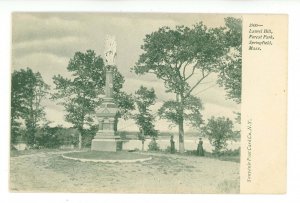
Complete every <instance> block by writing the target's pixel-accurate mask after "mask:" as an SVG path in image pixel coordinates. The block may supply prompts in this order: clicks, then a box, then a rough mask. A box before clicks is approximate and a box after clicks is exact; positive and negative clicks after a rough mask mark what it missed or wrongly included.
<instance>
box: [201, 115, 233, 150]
mask: <svg viewBox="0 0 300 203" xmlns="http://www.w3.org/2000/svg"><path fill="white" fill-rule="evenodd" d="M202 129H203V133H204V135H205V136H207V137H208V139H209V142H210V144H211V145H212V146H213V147H214V149H213V153H214V154H220V153H222V152H223V151H226V149H227V141H228V140H230V139H233V138H234V135H235V132H234V131H233V122H232V121H231V120H230V119H229V118H225V117H218V118H215V117H212V118H211V119H208V123H207V124H206V126H204V127H203V128H202Z"/></svg>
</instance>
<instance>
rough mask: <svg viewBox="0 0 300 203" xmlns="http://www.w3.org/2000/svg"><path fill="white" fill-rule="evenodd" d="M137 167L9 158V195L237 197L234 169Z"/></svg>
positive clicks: (169, 160)
mask: <svg viewBox="0 0 300 203" xmlns="http://www.w3.org/2000/svg"><path fill="white" fill-rule="evenodd" d="M152 157H153V159H152V160H150V161H147V162H142V163H111V164H109V163H83V162H79V161H72V160H66V159H63V158H62V157H61V152H55V153H51V152H46V153H37V154H32V155H23V156H16V157H11V174H10V189H11V191H12V192H18V191H20V192H101V193H109V192H114V193H238V192H239V164H238V163H234V162H227V161H219V160H216V159H210V158H205V157H189V156H179V155H161V154H160V155H152Z"/></svg>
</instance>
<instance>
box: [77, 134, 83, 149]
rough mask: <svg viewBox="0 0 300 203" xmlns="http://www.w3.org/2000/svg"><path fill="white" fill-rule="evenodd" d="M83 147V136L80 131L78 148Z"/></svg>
mask: <svg viewBox="0 0 300 203" xmlns="http://www.w3.org/2000/svg"><path fill="white" fill-rule="evenodd" d="M81 148H82V136H81V133H79V136H78V149H81Z"/></svg>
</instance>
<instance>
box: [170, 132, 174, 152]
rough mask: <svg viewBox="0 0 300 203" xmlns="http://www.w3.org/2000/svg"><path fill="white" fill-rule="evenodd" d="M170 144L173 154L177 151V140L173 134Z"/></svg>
mask: <svg viewBox="0 0 300 203" xmlns="http://www.w3.org/2000/svg"><path fill="white" fill-rule="evenodd" d="M170 144H171V154H174V153H175V141H174V136H173V135H171V139H170Z"/></svg>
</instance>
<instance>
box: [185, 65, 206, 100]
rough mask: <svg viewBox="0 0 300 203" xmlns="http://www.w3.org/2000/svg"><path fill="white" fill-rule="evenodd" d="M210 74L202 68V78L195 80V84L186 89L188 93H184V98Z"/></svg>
mask: <svg viewBox="0 0 300 203" xmlns="http://www.w3.org/2000/svg"><path fill="white" fill-rule="evenodd" d="M209 74H210V72H208V73H206V74H205V72H204V70H202V78H201V79H200V80H198V82H196V84H195V85H194V86H193V87H192V88H191V89H190V90H189V91H188V93H187V94H186V95H185V98H187V97H188V96H190V94H191V93H192V91H193V90H194V89H195V88H196V87H197V86H198V85H199V84H200V83H201V82H202V81H203V80H204V79H205V78H206V77H207V76H208V75H209Z"/></svg>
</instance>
